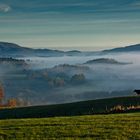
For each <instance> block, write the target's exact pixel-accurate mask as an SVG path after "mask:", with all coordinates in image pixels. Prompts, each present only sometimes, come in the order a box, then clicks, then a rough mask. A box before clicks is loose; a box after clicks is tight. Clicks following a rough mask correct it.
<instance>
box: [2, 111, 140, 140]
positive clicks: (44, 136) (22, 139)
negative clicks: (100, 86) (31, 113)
mask: <svg viewBox="0 0 140 140" xmlns="http://www.w3.org/2000/svg"><path fill="white" fill-rule="evenodd" d="M51 139H52V140H53V139H54V140H55V139H61V140H63V139H64V140H65V139H66V140H70V139H72V140H78V139H88V140H90V139H91V140H94V139H95V140H139V139H140V113H128V114H110V115H87V116H73V117H54V118H53V117H52V118H38V119H35V118H34V119H10V120H0V140H51Z"/></svg>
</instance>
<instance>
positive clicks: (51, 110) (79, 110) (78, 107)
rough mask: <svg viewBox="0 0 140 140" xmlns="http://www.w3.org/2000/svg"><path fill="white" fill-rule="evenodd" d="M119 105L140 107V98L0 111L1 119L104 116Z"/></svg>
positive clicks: (121, 98)
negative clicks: (103, 114)
mask: <svg viewBox="0 0 140 140" xmlns="http://www.w3.org/2000/svg"><path fill="white" fill-rule="evenodd" d="M117 105H122V106H124V107H126V106H130V105H133V106H137V105H140V96H130V97H118V98H109V99H99V100H91V101H82V102H76V103H68V104H59V105H44V106H31V107H23V108H12V109H0V119H13V118H45V117H57V116H77V115H78V116H80V115H92V114H102V113H106V112H107V111H108V110H110V109H111V108H113V107H114V106H117Z"/></svg>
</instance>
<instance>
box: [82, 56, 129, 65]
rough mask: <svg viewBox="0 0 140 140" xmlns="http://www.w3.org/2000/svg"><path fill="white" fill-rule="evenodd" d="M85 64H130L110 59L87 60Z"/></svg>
mask: <svg viewBox="0 0 140 140" xmlns="http://www.w3.org/2000/svg"><path fill="white" fill-rule="evenodd" d="M85 64H114V65H125V64H130V63H125V62H118V61H117V60H115V59H110V58H99V59H93V60H89V61H87V62H86V63H85Z"/></svg>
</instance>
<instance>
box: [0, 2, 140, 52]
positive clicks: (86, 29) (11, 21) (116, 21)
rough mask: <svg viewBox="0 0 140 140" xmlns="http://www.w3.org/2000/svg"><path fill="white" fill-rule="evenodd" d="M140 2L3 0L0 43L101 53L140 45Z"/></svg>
mask: <svg viewBox="0 0 140 140" xmlns="http://www.w3.org/2000/svg"><path fill="white" fill-rule="evenodd" d="M139 25H140V0H24V1H23V0H0V41H7V42H13V43H17V44H20V45H22V46H27V47H34V48H52V49H64V50H71V49H79V50H101V49H106V48H113V47H120V46H126V45H130V44H137V43H140V26H139Z"/></svg>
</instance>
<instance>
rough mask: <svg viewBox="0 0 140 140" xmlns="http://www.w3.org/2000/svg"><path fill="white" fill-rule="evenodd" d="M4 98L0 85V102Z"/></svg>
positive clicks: (0, 102)
mask: <svg viewBox="0 0 140 140" xmlns="http://www.w3.org/2000/svg"><path fill="white" fill-rule="evenodd" d="M3 98H4V90H3V87H2V86H1V85H0V104H2V101H3Z"/></svg>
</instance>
